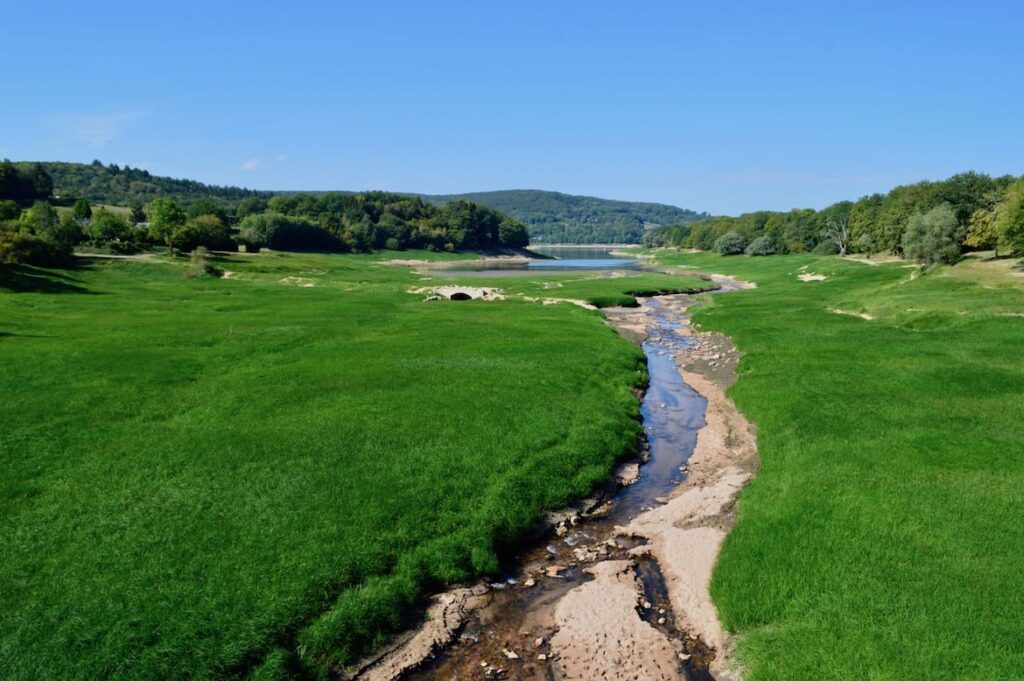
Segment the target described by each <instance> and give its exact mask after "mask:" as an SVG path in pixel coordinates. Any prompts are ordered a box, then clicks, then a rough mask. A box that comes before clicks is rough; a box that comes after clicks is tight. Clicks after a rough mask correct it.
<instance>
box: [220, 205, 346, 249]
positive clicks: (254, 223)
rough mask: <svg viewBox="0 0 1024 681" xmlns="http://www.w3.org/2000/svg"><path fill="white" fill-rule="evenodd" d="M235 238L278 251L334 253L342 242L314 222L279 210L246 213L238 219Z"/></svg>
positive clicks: (341, 246)
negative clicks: (239, 221)
mask: <svg viewBox="0 0 1024 681" xmlns="http://www.w3.org/2000/svg"><path fill="white" fill-rule="evenodd" d="M240 228H241V234H240V235H239V240H240V241H241V242H242V243H244V244H246V245H252V246H256V247H260V248H264V247H265V248H273V249H274V250H278V251H314V252H316V251H320V252H326V253H337V252H341V251H344V250H346V249H345V246H344V244H342V242H341V241H340V240H339V239H338V238H337V237H335V236H334V235H333V234H330V233H329V232H328V231H327V230H325V229H324V228H323V227H321V226H320V225H318V224H316V223H315V222H310V221H309V220H306V219H305V218H296V217H291V216H288V215H282V214H280V213H261V214H259V215H250V216H249V217H247V218H245V219H244V220H242V224H241V225H240Z"/></svg>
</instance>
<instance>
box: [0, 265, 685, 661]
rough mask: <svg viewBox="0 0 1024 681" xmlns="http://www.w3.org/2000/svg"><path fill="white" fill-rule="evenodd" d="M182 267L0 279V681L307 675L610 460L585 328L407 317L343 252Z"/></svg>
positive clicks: (612, 358)
mask: <svg viewBox="0 0 1024 681" xmlns="http://www.w3.org/2000/svg"><path fill="white" fill-rule="evenodd" d="M417 257H420V256H417ZM185 266H186V265H185V263H167V262H164V261H161V259H160V258H159V257H158V258H156V259H155V260H154V261H153V262H145V261H134V260H92V261H88V262H87V263H86V264H84V265H83V266H81V267H80V268H77V269H72V270H62V271H56V270H54V271H43V270H33V269H24V268H22V269H10V268H8V269H7V270H0V391H2V395H3V397H4V399H3V401H2V405H0V422H2V423H3V429H2V431H0V504H2V513H0V555H2V556H3V558H2V560H0V669H2V670H3V671H2V676H3V677H4V678H11V679H36V678H80V679H94V678H106V677H121V678H181V677H191V678H207V677H211V676H245V675H247V674H249V673H251V672H253V671H260V672H267V673H268V675H273V674H274V673H278V672H280V673H295V672H297V671H299V670H302V671H304V672H305V673H314V674H316V673H319V672H321V671H323V670H324V669H325V668H327V667H329V666H331V665H335V664H338V663H342V662H345V661H350V660H352V659H353V657H354V656H355V655H357V654H358V653H360V652H361V651H362V650H365V649H366V648H367V647H368V646H371V645H374V644H375V643H378V642H379V641H380V640H381V639H382V636H384V635H386V634H387V632H390V631H394V630H395V629H397V628H399V627H401V626H403V624H405V623H406V622H405V621H404V620H403V614H407V613H409V612H410V606H412V605H414V604H415V603H416V602H417V599H418V598H419V597H420V596H421V595H422V594H423V593H424V591H425V590H429V589H432V588H436V587H439V586H440V585H441V584H442V583H443V582H446V581H458V580H462V579H466V578H468V577H469V576H470V575H472V574H475V573H479V572H481V571H488V570H492V569H494V568H495V565H496V562H495V561H496V558H495V550H496V549H497V548H499V547H500V546H502V545H504V544H508V543H510V542H512V541H514V539H515V538H516V537H517V536H519V535H520V533H522V532H523V531H524V529H526V528H528V527H529V526H530V525H531V523H533V522H534V521H535V520H536V518H538V516H539V515H540V514H541V512H542V511H543V510H545V509H549V508H552V507H557V506H559V505H562V504H564V503H565V502H566V501H567V500H568V499H569V498H570V497H574V496H578V495H582V494H584V493H586V492H588V491H589V490H590V489H591V488H592V486H593V485H594V484H595V483H597V482H598V481H600V480H602V479H604V478H605V477H606V476H607V475H608V473H609V471H610V468H611V467H612V465H613V463H614V461H615V460H616V459H617V458H618V457H620V456H621V455H623V454H625V453H627V452H629V451H631V450H632V449H633V448H634V447H635V443H636V439H637V437H638V435H639V432H640V424H639V422H638V421H637V416H638V405H637V400H636V397H635V395H634V393H633V389H634V388H635V387H636V386H637V385H638V384H640V383H641V382H642V381H643V379H644V367H643V359H642V355H641V354H640V352H639V351H638V350H636V349H635V348H633V347H631V346H630V345H629V344H627V343H626V342H624V341H623V340H621V339H620V338H619V337H618V336H617V335H616V333H615V332H614V331H613V330H612V329H611V328H609V327H608V326H607V325H605V324H604V323H603V320H602V318H601V316H600V314H599V313H596V312H593V311H588V310H584V309H581V308H578V307H576V306H573V305H568V304H563V305H550V306H545V305H541V304H538V303H527V302H522V301H518V300H508V301H502V302H482V301H473V302H461V303H454V302H452V303H450V302H434V303H424V302H422V298H423V296H416V295H410V294H409V293H407V290H408V289H409V288H411V287H414V286H421V285H423V284H424V282H423V281H422V280H421V277H420V276H419V275H417V274H415V273H414V272H411V271H409V270H406V269H403V268H396V267H387V266H381V265H378V264H375V262H374V257H371V256H355V255H348V256H317V255H286V254H271V253H268V254H261V255H258V256H246V255H236V256H231V257H230V258H226V259H224V260H222V261H221V262H219V263H218V266H219V267H221V268H223V269H224V270H228V271H230V272H231V273H232V276H231V278H228V279H212V278H193V279H189V278H185V277H183V275H182V271H183V269H184V267H185ZM445 281H447V280H445ZM673 281H674V282H675V283H676V284H677V285H679V286H680V287H683V288H687V287H692V286H699V285H700V284H701V282H699V281H698V280H694V279H689V278H686V277H678V278H674V279H673ZM438 283H443V282H442V281H441V280H438ZM305 284H312V286H306V285H305ZM505 284H506V285H508V283H507V282H506V283H505ZM663 284H664V280H663V279H662V278H660V277H653V278H652V279H651V280H650V281H649V282H646V283H645V281H644V280H643V278H642V277H641V278H630V279H629V280H625V279H623V280H601V281H597V280H594V284H593V285H594V287H595V288H594V289H593V291H588V288H587V286H588V285H587V284H586V283H585V282H584V281H582V280H579V278H576V280H575V281H574V282H573V284H572V286H573V297H577V296H579V297H586V296H587V295H588V293H592V292H596V295H599V296H610V297H611V298H612V299H614V300H617V301H620V300H622V299H623V297H624V296H623V292H624V291H628V290H638V289H642V288H644V287H645V286H650V287H652V288H658V287H660V286H662V285H663ZM625 299H626V300H628V296H625Z"/></svg>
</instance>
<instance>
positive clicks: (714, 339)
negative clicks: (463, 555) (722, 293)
mask: <svg viewBox="0 0 1024 681" xmlns="http://www.w3.org/2000/svg"><path fill="white" fill-rule="evenodd" d="M715 281H716V283H718V284H720V285H724V286H725V287H726V288H727V289H728V290H735V289H737V288H744V287H745V285H743V284H742V282H736V281H734V280H729V279H726V278H721V277H718V278H716V279H715ZM698 300H699V298H698V297H694V296H686V295H674V296H659V297H658V298H657V299H656V301H646V302H645V303H644V305H642V306H641V307H639V308H631V309H623V308H620V309H614V310H609V311H607V319H608V322H609V323H610V324H612V325H613V326H614V327H615V328H617V329H618V330H620V332H621V333H622V334H623V335H624V336H626V337H627V338H629V339H630V340H632V341H633V342H640V341H641V340H643V339H644V338H645V337H647V336H648V335H649V334H652V333H654V334H659V335H662V334H666V333H667V331H666V329H667V328H668V327H667V326H665V320H666V319H668V320H670V321H671V322H672V324H671V328H672V333H673V334H677V335H678V336H679V339H678V340H679V342H678V343H675V344H673V345H670V346H665V347H671V348H672V349H673V350H672V351H671V352H670V353H669V354H671V355H672V359H673V360H674V362H675V366H676V367H677V368H678V370H679V373H680V374H681V375H682V377H683V379H685V382H686V384H688V386H689V387H690V388H692V389H694V390H696V391H697V392H698V393H699V394H700V395H701V396H703V398H704V399H706V400H707V409H706V413H705V414H704V425H703V427H702V428H700V430H699V431H697V439H696V445H695V447H694V448H693V452H692V454H691V455H690V456H689V459H688V460H686V461H685V465H683V466H682V467H680V470H681V471H684V472H685V479H684V480H683V481H682V482H681V483H680V484H678V485H677V486H675V487H674V488H673V489H672V490H671V491H670V492H668V493H665V494H664V495H663V496H658V497H655V498H654V499H651V500H647V505H643V506H640V507H636V498H635V495H634V498H633V499H632V500H629V499H625V498H622V497H623V493H622V492H620V493H619V494H618V495H615V496H612V495H608V496H607V497H598V498H595V499H590V500H585V501H583V502H581V503H580V504H577V506H576V507H575V508H572V509H568V510H566V511H565V512H563V513H560V514H556V515H554V516H552V517H551V519H550V520H551V526H552V528H553V530H552V534H553V535H554V536H552V537H550V539H549V541H550V543H547V544H540V545H538V546H535V547H532V548H530V549H527V550H524V551H523V553H521V554H520V555H519V556H516V557H515V559H516V560H515V564H514V566H513V567H514V570H515V571H514V572H510V573H509V576H508V577H507V578H506V579H504V580H499V581H497V582H493V583H490V584H478V585H477V586H475V587H473V589H472V590H465V589H460V590H455V591H453V592H449V594H448V595H442V596H439V597H438V598H437V599H435V601H434V602H435V605H434V608H433V609H434V611H435V613H434V614H435V617H434V618H433V619H431V620H430V621H428V623H427V625H425V626H424V627H423V628H421V629H420V630H419V631H418V632H415V633H411V634H408V635H407V636H406V638H405V639H404V640H403V641H400V642H398V643H397V644H396V645H394V646H392V647H391V649H389V650H388V651H384V652H383V653H382V654H381V653H379V654H378V655H376V656H375V657H374V658H373V659H369V660H366V661H364V663H363V664H360V665H359V666H357V667H356V669H355V670H351V671H352V672H353V673H350V674H349V678H372V679H394V678H413V679H452V678H458V679H471V678H476V679H479V678H515V679H566V680H575V679H578V680H580V681H584V680H590V679H600V678H606V679H659V680H660V679H687V678H694V679H696V678H711V677H713V678H716V679H727V678H735V677H737V676H738V672H737V671H736V670H735V669H733V667H732V663H731V660H730V659H729V656H728V650H729V648H730V642H729V640H728V637H727V635H726V634H725V633H724V632H723V630H722V627H721V624H720V622H719V620H718V616H717V611H716V609H715V607H714V604H713V603H712V601H711V597H710V594H709V590H708V587H709V583H710V579H711V573H712V570H713V568H714V565H715V562H716V560H717V557H718V552H719V549H720V547H721V544H722V541H723V540H724V538H725V536H726V534H727V533H728V532H729V530H730V529H731V528H732V526H733V524H734V523H735V516H734V514H733V507H734V505H735V502H736V498H737V495H738V494H739V492H740V490H741V489H742V487H743V486H744V485H745V484H746V482H747V481H748V480H749V479H750V476H751V475H752V474H753V473H754V471H755V470H756V468H757V452H756V443H755V438H754V434H753V428H752V427H751V426H750V424H749V423H748V422H747V421H746V420H745V419H744V418H743V416H742V415H741V414H740V413H739V412H738V411H737V409H736V408H735V406H734V405H733V404H732V402H731V401H730V400H729V399H728V398H727V397H726V395H725V390H726V389H727V388H728V387H729V386H730V385H731V384H732V382H733V381H734V380H735V366H736V363H737V362H738V360H739V355H738V353H736V351H735V349H734V348H733V347H732V344H731V343H730V342H729V340H728V338H725V337H723V336H720V335H718V334H709V333H701V332H696V331H694V330H693V329H692V328H691V327H690V325H689V318H688V315H687V309H688V308H689V307H690V306H692V305H693V304H695V303H696V302H697V301H698ZM656 315H657V316H659V319H658V320H656V319H655V316H656ZM656 322H658V323H660V324H661V326H658V323H656ZM659 340H661V339H659ZM658 347H663V346H658ZM648 350H650V348H648ZM661 354H664V353H661ZM660 406H661V407H662V408H665V407H666V405H664V404H662V405H660ZM645 423H646V421H645ZM636 463H637V462H632V463H630V462H627V463H626V464H625V465H624V466H622V467H621V469H620V471H619V474H620V475H619V477H620V479H621V480H622V481H624V482H625V483H627V484H628V483H629V482H631V481H634V482H635V475H629V473H635V469H636ZM651 465H652V466H653V465H654V464H653V463H652V464H651ZM644 470H645V467H644V466H640V468H639V471H640V477H641V480H643V476H644ZM652 470H653V469H652ZM648 475H653V473H648ZM640 486H641V485H640V484H637V487H638V488H639V487H640ZM453 593H458V594H460V597H459V599H458V603H459V605H458V607H457V608H452V607H450V604H451V602H452V601H451V597H450V594H453ZM444 604H449V605H448V607H447V610H445V607H446V606H445V605H444ZM437 613H444V615H443V616H439V615H438V614H437ZM438 632H440V635H439V634H438ZM413 669H416V671H411V670H413Z"/></svg>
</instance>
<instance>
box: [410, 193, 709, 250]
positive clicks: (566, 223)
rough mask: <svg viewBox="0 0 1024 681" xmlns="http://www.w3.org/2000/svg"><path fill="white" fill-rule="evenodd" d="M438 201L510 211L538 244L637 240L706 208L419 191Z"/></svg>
mask: <svg viewBox="0 0 1024 681" xmlns="http://www.w3.org/2000/svg"><path fill="white" fill-rule="evenodd" d="M424 198H425V199H427V200H428V201H430V202H432V203H437V204H442V203H447V202H448V201H454V200H457V199H465V200H467V201H472V202H474V203H479V204H482V205H484V206H488V207H490V208H493V209H495V210H498V211H501V212H502V213H505V214H507V215H511V216H512V217H514V218H516V219H517V220H519V221H521V222H523V223H524V224H526V227H527V229H528V230H529V231H530V238H531V240H532V241H533V242H539V243H573V244H588V243H620V244H621V243H628V244H635V243H640V237H641V236H642V235H643V233H644V230H645V229H650V228H652V227H655V226H659V225H685V224H689V223H691V222H695V221H697V220H703V219H705V218H707V217H708V215H707V213H697V212H696V211H692V210H688V209H685V208H678V207H676V206H669V205H665V204H662V203H641V202H636V201H613V200H611V199H599V198H596V197H593V196H575V195H572V194H562V193H560V192H549V191H541V190H538V189H510V190H505V191H494V192H471V193H468V194H442V195H434V196H429V195H428V196H424Z"/></svg>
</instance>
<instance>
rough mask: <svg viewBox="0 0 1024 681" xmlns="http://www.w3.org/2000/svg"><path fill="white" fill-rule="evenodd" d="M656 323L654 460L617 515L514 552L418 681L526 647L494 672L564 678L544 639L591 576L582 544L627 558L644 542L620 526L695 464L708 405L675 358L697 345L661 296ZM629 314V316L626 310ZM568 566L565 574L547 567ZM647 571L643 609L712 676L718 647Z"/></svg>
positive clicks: (648, 568) (617, 502)
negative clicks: (679, 624) (692, 627)
mask: <svg viewBox="0 0 1024 681" xmlns="http://www.w3.org/2000/svg"><path fill="white" fill-rule="evenodd" d="M642 307H643V308H646V309H645V311H646V312H647V313H648V314H647V317H646V318H647V320H648V326H647V329H646V339H645V340H643V342H642V348H643V352H644V354H645V356H646V358H647V368H648V374H649V385H648V387H647V391H646V393H645V394H644V397H643V400H642V403H641V414H642V417H643V426H644V431H645V435H646V448H647V455H648V456H647V461H646V463H644V464H643V465H642V466H641V467H640V476H639V479H638V480H637V481H636V482H635V483H633V484H631V485H628V486H625V487H621V488H619V489H618V490H617V491H615V492H614V493H613V494H612V495H611V498H610V501H611V502H612V503H611V505H610V509H609V510H607V512H605V513H603V514H600V515H595V516H594V517H591V518H587V519H585V520H584V521H582V522H580V523H579V524H577V525H575V526H572V527H568V528H567V529H566V528H563V529H562V530H561V531H560V532H558V533H555V532H552V533H550V534H549V535H547V536H546V537H542V538H541V539H540V540H539V541H537V542H534V543H532V544H531V545H530V546H528V547H526V548H524V549H523V550H521V551H520V552H518V553H516V554H515V555H511V556H507V557H506V562H505V571H504V574H503V576H502V578H501V579H499V580H497V581H495V582H494V583H492V584H490V585H489V604H488V605H487V607H485V608H483V609H482V610H480V611H478V612H476V613H475V614H474V615H473V616H471V617H470V618H469V620H468V621H467V623H466V624H465V626H464V628H463V630H462V632H461V634H460V635H459V636H458V637H457V638H456V640H455V642H454V643H453V644H452V645H451V646H449V647H448V648H446V649H444V650H443V651H441V652H440V653H439V654H438V656H437V657H436V658H435V659H434V660H432V661H431V662H429V663H427V664H426V665H425V666H424V667H422V668H421V669H419V670H418V671H416V672H414V673H413V674H412V675H411V676H410V677H408V678H413V679H452V678H478V677H479V676H480V674H481V671H482V670H483V671H486V670H487V669H488V665H491V667H490V668H491V669H493V668H494V667H493V665H495V664H499V663H507V662H508V660H506V659H505V657H503V655H504V651H506V650H518V651H520V652H521V657H522V658H523V663H522V664H520V665H518V666H515V667H514V668H512V667H511V665H506V667H507V671H503V672H502V673H498V674H496V675H494V676H492V678H523V679H554V678H555V676H554V671H553V669H552V666H551V665H550V663H547V662H543V661H541V662H538V661H537V660H538V659H540V658H539V657H538V654H541V653H543V652H544V649H543V647H542V646H541V647H538V646H537V645H536V641H537V640H538V639H543V640H545V641H546V640H549V639H550V637H551V635H552V634H553V632H554V630H555V627H554V623H553V621H552V612H553V608H554V605H555V604H556V603H557V602H558V601H559V600H560V599H561V598H562V597H563V596H564V595H565V594H566V593H567V592H568V591H569V590H570V589H572V588H574V587H576V586H579V585H580V584H582V583H583V582H585V581H587V580H589V579H590V577H589V576H588V575H587V574H585V573H584V568H585V567H586V565H585V564H581V563H584V562H585V561H581V560H580V559H579V555H578V554H577V553H576V551H578V550H579V549H578V547H581V546H590V547H593V546H595V545H597V544H598V543H600V547H601V548H600V549H599V550H600V551H601V552H603V553H601V554H600V557H601V558H602V559H603V558H611V557H616V556H624V555H625V552H626V551H627V550H628V549H630V548H632V547H634V546H636V545H637V544H638V542H637V541H635V540H632V539H627V538H622V537H616V533H615V528H616V526H618V525H625V524H628V523H629V521H630V520H631V519H633V518H634V517H636V516H637V515H639V514H640V513H641V512H643V511H644V510H647V509H649V508H652V507H654V506H657V505H658V504H659V503H661V502H662V497H664V496H666V495H668V494H669V493H670V492H671V491H672V490H673V489H674V488H675V487H676V486H678V485H679V484H680V483H681V482H683V480H685V478H686V463H687V459H688V458H689V456H690V455H691V454H692V453H693V451H694V447H695V445H696V439H697V432H698V431H699V430H700V428H701V427H703V426H704V413H705V409H706V407H707V401H706V400H705V399H704V398H703V397H701V396H700V395H699V394H698V393H697V392H696V391H694V390H693V389H692V388H691V387H690V386H689V385H687V384H686V382H685V381H684V380H683V377H682V375H681V374H680V372H679V370H678V368H677V367H676V363H675V359H674V358H675V355H676V353H677V352H678V351H679V350H681V349H683V348H686V347H692V345H693V344H695V343H696V342H697V341H696V340H695V339H694V338H693V337H692V336H688V335H685V334H684V333H683V329H684V322H683V320H681V319H679V318H678V317H677V316H676V315H677V311H670V310H668V309H667V308H666V306H664V305H663V303H662V301H660V300H659V299H658V298H648V299H644V300H643V301H642ZM620 312H621V313H622V314H629V311H627V310H621V311H620ZM551 566H560V567H564V569H562V570H560V571H559V572H558V574H557V575H556V576H555V577H552V576H551V575H550V573H549V572H547V570H549V569H550V568H551ZM637 572H638V575H639V577H640V580H641V583H642V584H643V587H644V598H645V600H646V601H648V602H649V603H650V604H651V606H652V607H650V608H647V609H645V610H643V611H642V612H641V613H640V614H641V616H642V617H643V618H644V619H646V620H647V621H648V622H649V623H650V624H651V625H652V626H655V627H657V628H658V629H661V630H662V631H664V632H666V633H667V634H669V635H671V636H672V637H674V638H677V639H681V640H683V645H684V648H685V649H686V651H687V652H688V653H689V654H690V656H691V658H690V660H689V661H688V662H687V663H686V664H685V665H684V672H685V673H686V675H687V677H688V678H690V679H705V678H710V676H708V674H707V671H706V664H707V661H708V651H707V649H706V648H703V646H702V645H701V644H699V642H697V641H695V640H693V639H688V638H686V637H685V635H684V633H683V632H681V631H680V630H678V629H677V628H676V626H675V622H674V621H673V617H672V611H671V606H670V604H669V603H668V598H667V593H666V589H665V585H664V582H663V580H662V578H661V573H660V570H659V569H658V566H657V564H656V563H655V562H654V561H650V560H640V561H639V564H638V568H637Z"/></svg>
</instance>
